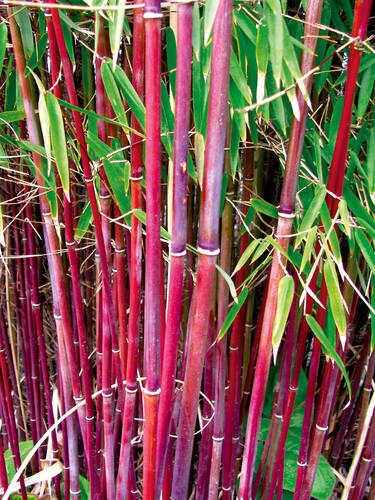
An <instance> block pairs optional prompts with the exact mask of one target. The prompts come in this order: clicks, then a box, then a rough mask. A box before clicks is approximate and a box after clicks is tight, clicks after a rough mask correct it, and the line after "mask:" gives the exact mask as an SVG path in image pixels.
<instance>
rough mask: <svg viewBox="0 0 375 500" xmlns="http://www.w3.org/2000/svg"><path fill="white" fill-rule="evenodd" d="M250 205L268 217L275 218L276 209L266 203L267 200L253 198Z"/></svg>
mask: <svg viewBox="0 0 375 500" xmlns="http://www.w3.org/2000/svg"><path fill="white" fill-rule="evenodd" d="M250 206H252V207H254V208H255V210H256V211H257V212H260V213H261V214H264V215H268V216H269V217H273V218H274V219H277V215H278V210H277V208H276V207H274V206H273V205H271V203H268V202H267V201H264V200H261V199H259V198H254V199H252V200H251V202H250Z"/></svg>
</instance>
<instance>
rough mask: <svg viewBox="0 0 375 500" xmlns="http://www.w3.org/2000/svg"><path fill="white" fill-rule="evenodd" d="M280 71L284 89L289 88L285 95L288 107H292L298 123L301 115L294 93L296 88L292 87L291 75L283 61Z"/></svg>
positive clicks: (295, 93)
mask: <svg viewBox="0 0 375 500" xmlns="http://www.w3.org/2000/svg"><path fill="white" fill-rule="evenodd" d="M281 69H282V72H281V75H282V78H283V82H284V85H285V87H286V88H289V87H291V88H290V90H288V92H287V93H286V95H287V97H288V99H289V102H290V105H291V106H292V110H293V114H294V116H295V117H296V119H297V120H298V121H299V120H300V118H301V113H300V109H299V104H298V99H297V91H296V88H295V87H294V86H293V85H294V79H293V75H292V73H291V72H290V70H289V67H288V65H287V64H286V62H285V60H283V64H282V68H281Z"/></svg>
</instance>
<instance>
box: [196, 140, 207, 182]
mask: <svg viewBox="0 0 375 500" xmlns="http://www.w3.org/2000/svg"><path fill="white" fill-rule="evenodd" d="M194 149H195V163H196V165H197V170H198V175H197V177H198V181H199V184H200V185H201V186H203V169H204V149H205V144H204V137H203V135H202V134H200V133H199V132H196V133H195V134H194Z"/></svg>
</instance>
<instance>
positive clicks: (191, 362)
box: [171, 0, 232, 500]
mask: <svg viewBox="0 0 375 500" xmlns="http://www.w3.org/2000/svg"><path fill="white" fill-rule="evenodd" d="M231 24H232V3H231V1H230V0H221V1H220V3H219V6H218V11H217V14H216V18H215V21H214V26H213V35H212V53H213V54H215V57H213V58H212V61H211V80H210V97H209V107H208V122H207V141H206V149H205V166H204V179H203V192H202V200H201V212H200V225H199V236H198V264H197V284H196V289H195V291H194V295H195V297H194V298H193V301H192V306H191V309H190V312H189V322H190V325H191V327H190V339H189V345H188V352H187V358H186V369H185V377H184V389H183V394H182V402H181V411H180V419H179V427H178V438H177V448H176V457H175V465H174V471H173V486H172V495H171V497H172V498H173V499H179V500H182V499H184V498H186V497H187V494H188V485H189V475H190V462H191V456H192V449H193V435H194V426H195V422H196V416H197V408H198V401H199V391H200V384H201V380H202V372H203V364H204V358H205V354H206V349H207V333H208V319H209V311H210V297H211V291H212V287H213V285H214V275H215V263H216V256H217V254H218V253H219V251H220V249H219V244H220V241H219V209H220V195H221V182H222V174H223V163H224V146H225V129H226V127H225V124H226V118H227V113H228V105H227V96H228V85H229V64H230V44H231Z"/></svg>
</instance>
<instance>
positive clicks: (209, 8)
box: [204, 0, 219, 45]
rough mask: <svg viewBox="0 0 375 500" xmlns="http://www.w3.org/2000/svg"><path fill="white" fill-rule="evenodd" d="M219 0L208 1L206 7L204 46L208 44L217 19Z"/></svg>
mask: <svg viewBox="0 0 375 500" xmlns="http://www.w3.org/2000/svg"><path fill="white" fill-rule="evenodd" d="M218 7H219V0H206V3H205V7H204V44H205V45H207V44H208V40H209V38H210V36H211V32H212V26H213V24H214V20H215V17H216V12H217V8H218Z"/></svg>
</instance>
